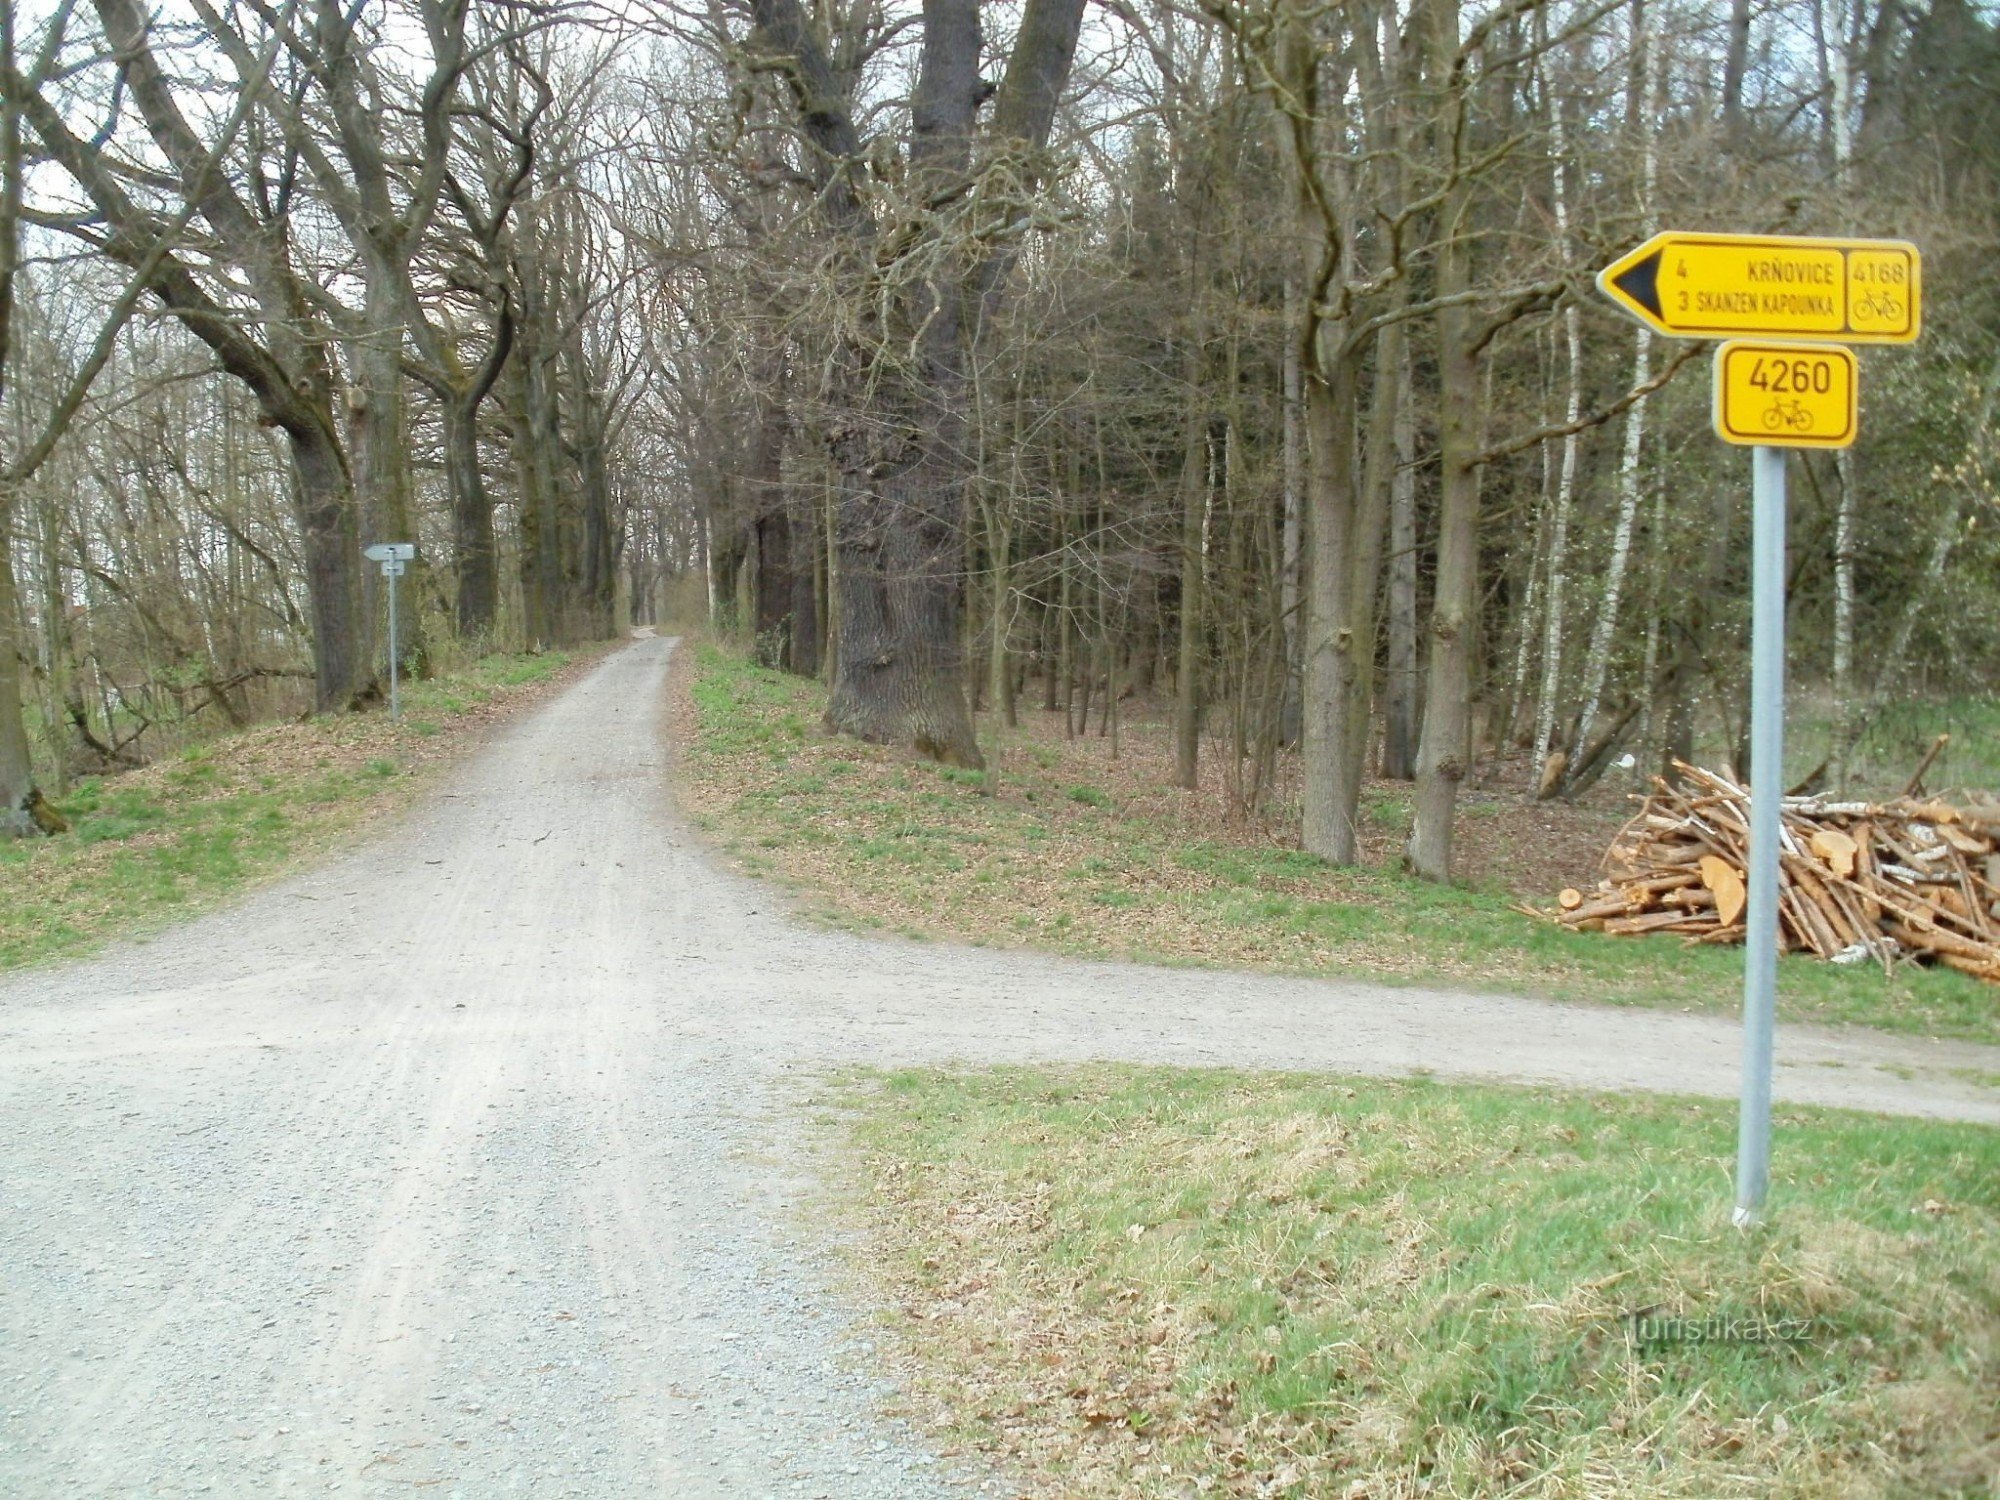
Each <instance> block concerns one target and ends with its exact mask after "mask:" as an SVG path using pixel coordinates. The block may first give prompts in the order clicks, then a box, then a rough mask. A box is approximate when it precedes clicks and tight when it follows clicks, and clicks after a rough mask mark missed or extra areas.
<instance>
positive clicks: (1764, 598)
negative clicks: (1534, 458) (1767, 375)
mask: <svg viewBox="0 0 2000 1500" xmlns="http://www.w3.org/2000/svg"><path fill="white" fill-rule="evenodd" d="M1786 457H1787V455H1786V452H1785V450H1784V449H1783V448H1766V447H1759V448H1756V449H1755V450H1753V453H1752V458H1751V487H1752V493H1751V500H1750V504H1751V517H1750V534H1751V543H1750V556H1751V561H1750V568H1751V580H1750V879H1749V881H1748V886H1749V902H1748V905H1747V906H1746V907H1745V909H1744V924H1743V1102H1742V1107H1741V1110H1740V1113H1739V1117H1738V1124H1737V1130H1736V1213H1735V1220H1736V1223H1737V1224H1738V1225H1739V1226H1742V1225H1749V1224H1754V1223H1756V1222H1757V1220H1758V1218H1759V1216H1760V1215H1761V1214H1762V1213H1763V1211H1764V1198H1765V1195H1766V1193H1768V1192H1769V1190H1770V1186H1771V1050H1772V1030H1773V1026H1774V1024H1775V1014H1776V1008H1777V991H1778V849H1779V841H1780V840H1781V838H1782V837H1783V828H1782V822H1783V812H1784V804H1785V462H1786Z"/></svg>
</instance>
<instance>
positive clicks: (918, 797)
mask: <svg viewBox="0 0 2000 1500" xmlns="http://www.w3.org/2000/svg"><path fill="white" fill-rule="evenodd" d="M683 662H684V664H683V666H682V667H681V669H680V673H679V675H678V676H677V679H676V686H677V692H678V693H679V694H680V696H681V701H680V703H679V704H678V707H679V709H680V712H679V713H678V714H677V722H678V724H679V726H680V738H681V740H682V743H683V751H684V753H683V755H682V757H681V773H682V774H681V788H680V790H681V795H682V798H683V801H684V802H685V803H686V804H687V805H688V807H689V809H690V810H691V811H692V812H693V813H694V814H695V816H696V817H697V819H698V820H700V821H701V822H702V823H703V825H704V826H705V827H706V828H708V829H709V830H710V831H711V832H712V833H713V834H714V835H715V836H716V837H717V838H718V840H719V841H720V842H721V843H722V844H723V846H724V847H725V848H726V849H728V850H729V851H730V852H731V853H732V854H734V855H735V856H736V857H737V858H738V859H739V860H740V862H741V863H742V864H743V865H744V866H745V868H747V869H748V870H750V871H751V872H752V873H756V874H763V875H768V876H772V877H775V878H777V879H779V880H781V881H783V882H785V883H786V884H788V885H789V886H791V887H792V888H793V889H794V890H796V891H797V892H798V894H799V895H800V897H801V898H802V901H803V903H804V905H805V906H806V908H807V910H808V911H810V912H812V913H813V914H814V915H816V916H818V917H820V918H822V919H824V920H826V921H829V922H831V923H834V924H836V925H845V926H861V927H874V928H881V929H886V930H891V931H896V932H902V933H905V934H908V935H911V936H948V937H953V938H958V939H961V940H964V941H967V942H973V943H995V944H1029V945H1033V946H1037V947H1044V948H1051V949H1055V950H1058V951H1061V952H1066V953H1074V954H1079V955H1086V956H1095V957H1111V958H1130V959H1137V960H1143V961H1150V962H1166V963H1212V964H1225V965H1231V966H1241V967H1251V968H1263V969H1272V970H1277V971H1281V972H1285V973H1295V974H1318V975H1335V974H1341V975H1351V974H1357V973H1359V974H1366V975H1371V976H1374V977H1376V978H1380V979H1383V980H1388V981H1392V982H1398V981H1400V982H1413V983H1429V984H1448V985H1457V986H1469V987H1477V988H1491V989H1504V990H1513V991H1525V992H1530V993H1536V994H1543V995H1549V996H1552V997H1555V998H1559V999H1569V1000H1587V1001H1599V1002H1606V1003H1612V1004H1632V1005H1647V1006H1655V1007H1663V1008H1673V1009H1696V1010H1711V1011H1733V1010H1735V1009H1736V1008H1737V1007H1738V1006H1739V1005H1740V1004H1741V994H1742V957H1741V954H1740V952H1738V951H1735V950H1725V949H1720V948H1716V947H1687V946H1684V945H1683V944H1682V943H1681V942H1680V941H1679V940H1677V939H1674V938H1670V937H1652V938H1607V937H1604V936H1602V935H1601V934H1596V933H1576V932H1570V931H1567V930H1564V929H1562V928H1558V927H1556V926H1554V925H1553V924H1551V923H1547V922H1541V921H1537V920H1535V919H1533V918H1530V917H1527V916H1524V915H1522V914H1521V913H1520V912H1518V911H1515V910H1514V909H1513V907H1514V904H1515V903H1516V902H1517V901H1518V900H1519V899H1520V895H1519V894H1518V893H1517V892H1515V891H1510V890H1508V889H1506V888H1504V887H1503V886H1501V885H1499V884H1498V883H1497V882H1494V881H1492V880H1486V881H1482V882H1480V883H1476V884H1471V885H1463V886H1437V885H1432V884H1429V883H1427V882H1424V881H1418V880H1412V879H1408V878H1406V877H1405V876H1403V875H1402V874H1401V873H1400V872H1399V871H1398V870H1396V869H1395V868H1394V867H1393V866H1392V865H1391V864H1389V863H1388V862H1387V860H1386V858H1381V859H1379V860H1378V862H1377V863H1375V864H1373V865H1370V866H1365V867H1362V868H1357V869H1335V868H1333V867H1331V866H1328V865H1326V864H1323V863H1322V862H1321V861H1319V860H1317V859H1315V858H1313V857H1312V856H1310V855H1307V854H1304V853H1301V852H1300V851H1298V850H1297V849H1292V848H1287V847H1283V846H1282V845H1279V844H1277V843H1275V842H1273V840H1272V839H1271V838H1270V837H1269V836H1267V835H1266V833H1265V832H1264V831H1263V830H1260V829H1258V828H1256V827H1254V826H1246V825H1244V824H1241V823H1232V822H1230V821H1228V820H1226V819H1225V818H1222V817H1219V816H1215V815H1213V814H1212V812H1208V811H1205V810H1204V806H1203V805H1202V804H1201V803H1199V802H1197V801H1196V800H1195V794H1190V793H1184V792H1180V791H1178V790H1177V789H1175V788H1172V787H1171V786H1168V785H1167V784H1166V782H1167V777H1166V776H1165V774H1164V763H1163V761H1160V760H1158V759H1157V758H1156V759H1155V760H1154V761H1148V760H1147V759H1146V755H1147V753H1148V750H1149V748H1157V747H1149V745H1148V744H1147V742H1146V741H1145V740H1144V739H1143V737H1142V736H1140V735H1138V734H1134V735H1133V736H1131V737H1129V738H1128V740H1127V744H1126V748H1125V755H1124V757H1123V758H1122V759H1119V760H1113V759H1112V758H1111V755H1110V748H1109V745H1108V743H1107V742H1106V741H1104V740H1099V739H1088V738H1086V739H1079V740H1074V741H1066V740H1064V739H1063V738H1062V737H1061V732H1060V730H1059V729H1057V730H1056V731H1055V732H1054V736H1053V738H1049V737H1046V731H1044V734H1045V737H1043V738H1035V737H1033V731H1032V730H1031V729H1024V731H1023V732H1022V735H1021V736H1020V737H1018V738H1016V739H1014V740H1012V741H1011V742H1010V743H1008V745H1007V746H1006V750H1005V755H1004V771H1003V774H1002V776H1001V778H1000V781H999V786H998V792H997V794H996V795H993V796H986V795H983V785H982V783H983V780H984V778H983V776H982V775H981V773H979V772H969V771H960V770H954V769H952V768H950V767H945V766H937V765H932V764H930V763H928V762H925V761H921V760H918V759H916V758H914V757H912V756H909V755H907V754H902V753H898V752H895V751H890V750H885V749H882V748H880V747H876V746H869V745H862V744H858V743H856V742H854V741H852V740H846V739H838V740H836V739H831V738H828V737H826V736H824V735H822V734H820V733H819V732H818V731H817V729H816V728H815V726H816V725H817V723H818V720H819V717H820V714H821V712H822V711H823V708H824V690H823V689H822V688H821V687H820V686H819V685H818V684H817V683H813V682H808V681H803V680H801V679H799V678H795V677H790V676H787V675H784V674H781V673H777V672H770V671H765V670H763V669H760V668H757V667H754V666H751V665H748V664H746V663H745V662H744V661H742V660H741V659H740V658H738V657H736V656H733V655H731V654H729V653H727V652H724V651H721V650H719V649H717V648H715V647H712V646H696V647H693V648H692V649H691V650H690V651H689V652H688V653H687V654H686V656H685V657H684V658H683ZM1032 719H1033V716H1032V715H1031V716H1029V718H1028V719H1025V720H1024V723H1031V722H1032ZM1510 811H1511V809H1510V808H1509V807H1507V806H1505V805H1503V804H1502V803H1501V802H1500V801H1498V800H1497V799H1495V800H1492V801H1487V802H1479V803H1473V804H1471V805H1469V806H1468V808H1467V810H1466V825H1467V834H1466V838H1467V842H1468V843H1469V844H1475V845H1476V844H1477V842H1478V841H1480V840H1482V839H1483V840H1484V841H1485V843H1486V845H1487V846H1488V847H1489V848H1492V849H1493V850H1494V854H1493V862H1494V863H1495V864H1496V866H1497V865H1501V864H1503V863H1504V861H1505V859H1506V858H1507V856H1508V855H1509V854H1510V853H1511V850H1510V849H1509V848H1508V847H1506V846H1509V845H1518V844H1520V843H1522V842H1524V841H1528V840H1532V839H1533V838H1534V837H1536V836H1537V835H1536V834H1535V833H1534V832H1533V831H1532V829H1529V830H1526V831H1516V830H1513V829H1511V828H1509V829H1506V830H1496V829H1495V828H1493V827H1482V826H1481V825H1482V824H1487V825H1492V824H1497V822H1498V819H1499V817H1500V815H1502V814H1506V813H1509V812H1510ZM1366 812H1367V816H1368V817H1369V818H1370V819H1371V821H1372V823H1373V825H1374V832H1375V838H1374V840H1373V841H1374V843H1375V845H1376V847H1377V848H1378V849H1381V848H1382V847H1384V846H1391V845H1393V844H1395V843H1396V842H1398V841H1399V840H1398V838H1397V837H1396V830H1398V829H1400V827H1401V824H1402V820H1405V819H1407V816H1408V805H1407V803H1406V802H1405V801H1402V800H1400V799H1399V796H1398V794H1397V792H1396V791H1395V790H1393V789H1390V788H1377V789H1375V790H1373V791H1372V792H1371V794H1370V796H1369V799H1368V802H1367V805H1366ZM1606 841H1607V840H1604V839H1598V838H1596V837H1595V836H1594V835H1593V836H1592V837H1591V838H1590V839H1589V840H1588V841H1586V847H1588V848H1589V849H1590V850H1591V851H1592V853H1591V854H1590V855H1589V858H1595V855H1596V854H1597V853H1601V851H1602V849H1603V847H1604V843H1605V842H1606ZM1576 875H1577V877H1578V878H1585V877H1588V876H1589V869H1588V865H1587V864H1586V866H1585V868H1584V869H1581V870H1578V871H1576ZM1553 888H1554V887H1553V886H1550V887H1549V890H1552V889H1553ZM1547 895H1548V891H1547V890H1544V891H1541V892H1539V893H1538V899H1547ZM1778 987H1779V1008H1780V1015H1781V1016H1782V1018H1784V1019H1786V1020H1789V1021H1818V1022H1853V1023H1859V1024H1864V1025H1869V1026H1877V1027H1881V1028H1884V1029H1888V1030H1894V1031H1903V1032H1914V1033H1920V1034H1928V1035H1934V1036H1949V1037H1961V1038H1966V1039H1970V1040H1974V1041H1983V1042H2000V987H1995V986H1992V985H1987V984H1982V983H1981V982H1980V981H1978V980H1975V979H1971V978H1969V977H1967V976H1965V975H1961V974H1958V973H1954V972H1952V971H1950V970H1931V969H1920V968H1914V967H1904V968H1900V969H1898V970H1897V971H1896V972H1895V973H1894V974H1891V975H1884V974H1883V973H1882V972H1881V971H1880V970H1874V969H1842V968H1835V967H1833V966H1831V965H1829V964H1825V963H1821V962H1819V961H1817V960H1815V959H1811V958H1806V957H1794V958H1787V959H1786V960H1784V961H1783V962H1782V963H1781V964H1780V965H1779V979H1778Z"/></svg>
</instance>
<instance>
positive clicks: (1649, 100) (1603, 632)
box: [1563, 3, 1660, 790]
mask: <svg viewBox="0 0 2000 1500" xmlns="http://www.w3.org/2000/svg"><path fill="white" fill-rule="evenodd" d="M1632 29H1633V43H1632V45H1633V49H1634V53H1635V55H1634V57H1633V60H1632V75H1633V76H1632V98H1631V101H1630V104H1631V107H1630V109H1629V111H1628V115H1629V118H1630V120H1631V123H1632V125H1633V131H1632V133H1633V134H1635V135H1636V136H1637V137H1638V140H1639V148H1640V151H1641V152H1642V153H1643V154H1642V157H1641V165H1640V172H1639V206H1640V211H1641V213H1642V215H1643V218H1644V223H1645V227H1646V229H1647V232H1649V233H1650V232H1651V230H1652V217H1653V199H1654V195H1655V193H1656V191H1657V188H1658V184H1659V173H1660V152H1659V135H1658V132H1657V131H1655V130H1654V129H1653V128H1652V118H1651V117H1653V116H1655V115H1656V114H1657V103H1656V101H1655V99H1654V92H1653V91H1654V78H1655V74H1654V71H1653V67H1652V48H1651V45H1650V42H1649V38H1648V35H1647V31H1646V14H1645V9H1644V6H1643V5H1642V4H1637V3H1635V4H1634V5H1633V7H1632ZM1652 357H1653V331H1652V330H1651V329H1650V328H1640V329H1639V330H1638V331H1637V332H1636V334H1635V335H1634V337H1633V341H1632V386H1633V388H1635V389H1636V388H1637V387H1639V386H1641V385H1644V384H1645V383H1646V381H1647V380H1648V379H1650V378H1651V376H1652ZM1645 441H1646V398H1645V397H1643V396H1642V397H1640V398H1639V399H1638V400H1637V401H1635V402H1633V403H1632V407H1631V409H1630V410H1629V411H1627V412H1626V414H1625V435H1624V447H1623V449H1622V451H1621V452H1620V453H1619V456H1618V520H1617V523H1616V524H1615V525H1614V526H1613V528H1612V533H1611V554H1610V556H1609V557H1608V558H1606V560H1605V564H1604V592H1603V594H1602V595H1601V597H1600V598H1599V601H1598V607H1597V620H1596V623H1595V624H1593V625H1592V626H1591V631H1590V644H1589V646H1588V648H1587V649H1586V652H1585V655H1584V663H1583V695H1582V709H1581V711H1580V712H1579V714H1578V715H1577V721H1576V733H1575V735H1574V736H1572V737H1571V740H1570V746H1569V760H1568V767H1567V772H1566V774H1565V776H1564V778H1563V786H1564V790H1568V788H1569V787H1570V786H1571V785H1573V784H1574V779H1575V777H1576V776H1577V775H1578V774H1579V772H1580V770H1581V760H1582V757H1583V747H1584V745H1585V743H1586V742H1587V741H1588V740H1589V737H1590V728H1591V724H1592V723H1593V722H1594V721H1595V720H1596V718H1597V712H1598V709H1599V708H1600V707H1601V706H1602V705H1603V700H1604V685H1605V682H1606V681H1607V680H1608V678H1609V676H1610V672H1611V643H1612V641H1613V640H1614V639H1615V638H1616V635H1617V631H1618V611H1619V607H1620V604H1621V602H1622V600H1623V597H1624V590H1625V574H1626V571H1627V569H1628V568H1629V567H1630V566H1631V561H1632V534H1633V531H1634V529H1635V527H1636V525H1637V522H1638V515H1639V500H1640V491H1641V489H1642V485H1641V483H1640V468H1639V461H1640V459H1641V457H1642V456H1643V453H1644V446H1645ZM1648 641H1649V647H1648V652H1647V657H1648V660H1647V673H1646V677H1645V679H1644V680H1645V681H1646V682H1647V683H1648V685H1650V683H1651V676H1652V661H1653V657H1654V656H1655V655H1656V653H1657V640H1656V638H1655V637H1652V636H1649V638H1648Z"/></svg>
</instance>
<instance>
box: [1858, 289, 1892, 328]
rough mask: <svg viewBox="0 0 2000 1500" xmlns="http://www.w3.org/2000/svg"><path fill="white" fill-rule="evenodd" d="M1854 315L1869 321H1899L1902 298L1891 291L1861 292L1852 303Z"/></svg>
mask: <svg viewBox="0 0 2000 1500" xmlns="http://www.w3.org/2000/svg"><path fill="white" fill-rule="evenodd" d="M1854 316H1855V317H1857V318H1860V319H1862V320H1864V321H1866V322H1871V323H1897V322H1901V321H1902V317H1903V299H1902V298H1900V297H1898V296H1897V295H1896V294H1895V293H1893V292H1863V293H1862V294H1861V296H1860V298H1859V300H1857V301H1856V302H1855V304H1854Z"/></svg>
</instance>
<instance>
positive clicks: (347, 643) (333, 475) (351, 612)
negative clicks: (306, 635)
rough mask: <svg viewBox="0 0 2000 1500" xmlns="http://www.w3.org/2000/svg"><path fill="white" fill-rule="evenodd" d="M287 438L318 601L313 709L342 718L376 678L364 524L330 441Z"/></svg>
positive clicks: (300, 434)
mask: <svg viewBox="0 0 2000 1500" xmlns="http://www.w3.org/2000/svg"><path fill="white" fill-rule="evenodd" d="M287 436H288V437H289V438H290V439H291V448H292V468H293V474H294V484H295V488H294V492H293V493H294V498H295V503H296V505H297V507H298V518H299V532H300V535H301V537H302V538H303V539H304V544H305V545H304V552H305V563H306V588H307V592H308V594H309V595H310V596H311V601H312V622H313V677H314V682H313V700H314V706H315V707H316V708H318V710H319V711H320V712H321V713H323V714H324V713H340V712H343V711H345V710H347V709H349V708H352V707H354V706H355V700H356V699H357V698H358V697H359V696H360V695H361V693H362V691H363V689H364V688H365V687H366V686H367V685H368V684H369V683H370V682H372V681H373V678H374V673H373V670H372V668H371V665H370V663H369V660H368V658H369V650H368V633H367V630H366V628H365V617H364V615H363V613H362V608H361V576H360V575H361V563H362V559H361V527H360V524H359V520H358V518H357V517H356V515H355V508H354V491H353V488H352V487H351V486H350V485H349V483H348V477H347V470H346V467H345V465H343V464H342V462H341V458H340V454H339V452H338V450H336V449H335V447H334V445H333V440H332V438H330V437H327V436H324V435H322V434H320V433H317V432H314V431H311V430H307V431H292V432H290V433H288V434H287Z"/></svg>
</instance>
